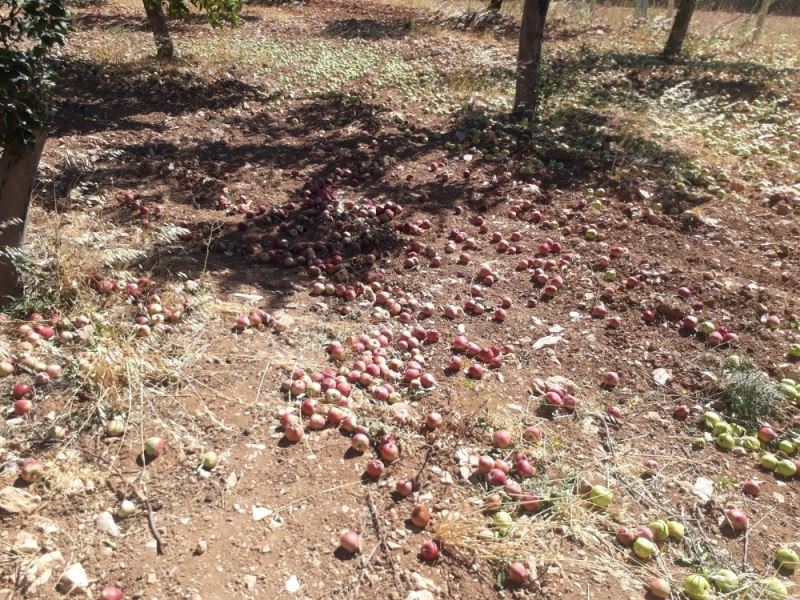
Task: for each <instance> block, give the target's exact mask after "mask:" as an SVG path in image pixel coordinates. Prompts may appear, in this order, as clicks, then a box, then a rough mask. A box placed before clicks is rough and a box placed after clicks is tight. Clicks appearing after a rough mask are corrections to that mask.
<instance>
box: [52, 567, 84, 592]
mask: <svg viewBox="0 0 800 600" xmlns="http://www.w3.org/2000/svg"><path fill="white" fill-rule="evenodd" d="M56 587H57V588H58V591H59V592H61V593H62V594H67V595H71V596H73V595H74V596H77V595H82V596H86V595H87V593H88V591H89V577H88V576H87V575H86V571H85V570H84V568H83V565H81V564H80V563H74V564H72V565H70V566H69V567H67V570H66V571H64V573H63V574H62V575H61V579H60V580H59V581H58V585H57V586H56Z"/></svg>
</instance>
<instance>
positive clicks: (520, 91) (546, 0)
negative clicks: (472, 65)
mask: <svg viewBox="0 0 800 600" xmlns="http://www.w3.org/2000/svg"><path fill="white" fill-rule="evenodd" d="M549 8H550V0H525V6H524V8H523V10H522V26H521V29H520V32H519V53H518V55H517V89H516V93H515V94H514V113H515V114H517V115H525V116H528V117H531V118H532V117H533V116H534V115H535V114H536V109H537V108H538V104H539V75H540V72H541V63H542V43H543V42H544V23H545V20H546V19H547V10H548V9H549Z"/></svg>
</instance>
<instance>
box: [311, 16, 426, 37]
mask: <svg viewBox="0 0 800 600" xmlns="http://www.w3.org/2000/svg"><path fill="white" fill-rule="evenodd" d="M411 29H412V21H411V19H386V20H380V21H378V20H375V19H336V20H334V21H328V22H327V23H326V24H325V27H324V28H323V30H322V34H323V35H325V36H328V37H332V38H336V39H341V38H344V39H353V38H358V39H362V40H381V39H386V38H393V39H402V38H404V37H405V36H406V35H408V34H409V33H410V32H411Z"/></svg>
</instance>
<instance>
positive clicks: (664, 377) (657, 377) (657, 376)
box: [653, 368, 672, 385]
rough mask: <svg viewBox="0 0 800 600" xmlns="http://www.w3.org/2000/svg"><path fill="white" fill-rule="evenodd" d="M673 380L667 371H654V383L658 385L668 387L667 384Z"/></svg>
mask: <svg viewBox="0 0 800 600" xmlns="http://www.w3.org/2000/svg"><path fill="white" fill-rule="evenodd" d="M670 379H672V373H670V372H669V371H668V370H667V369H661V368H659V369H655V370H654V371H653V381H655V382H656V383H657V384H658V385H667V382H669V380H670Z"/></svg>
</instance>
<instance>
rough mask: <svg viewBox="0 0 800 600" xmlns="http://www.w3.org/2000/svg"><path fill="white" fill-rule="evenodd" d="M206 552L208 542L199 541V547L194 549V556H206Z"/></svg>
mask: <svg viewBox="0 0 800 600" xmlns="http://www.w3.org/2000/svg"><path fill="white" fill-rule="evenodd" d="M206 550H208V542H206V541H205V540H198V541H197V546H195V547H194V555H195V556H200V555H201V554H205V553H206Z"/></svg>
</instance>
